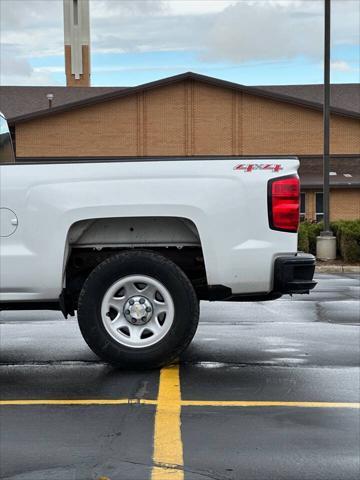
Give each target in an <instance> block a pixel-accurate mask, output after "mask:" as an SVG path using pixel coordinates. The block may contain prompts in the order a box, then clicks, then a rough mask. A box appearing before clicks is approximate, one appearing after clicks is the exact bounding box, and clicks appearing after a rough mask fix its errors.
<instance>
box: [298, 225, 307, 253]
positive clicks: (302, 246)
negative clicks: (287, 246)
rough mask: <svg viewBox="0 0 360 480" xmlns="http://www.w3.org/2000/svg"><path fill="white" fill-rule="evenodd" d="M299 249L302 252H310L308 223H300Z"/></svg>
mask: <svg viewBox="0 0 360 480" xmlns="http://www.w3.org/2000/svg"><path fill="white" fill-rule="evenodd" d="M298 250H299V251H300V252H305V253H309V236H308V230H307V224H306V223H305V222H304V223H300V226H299V235H298Z"/></svg>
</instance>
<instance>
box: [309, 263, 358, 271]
mask: <svg viewBox="0 0 360 480" xmlns="http://www.w3.org/2000/svg"><path fill="white" fill-rule="evenodd" d="M315 272H316V273H360V265H338V264H333V265H330V264H327V263H325V262H319V263H318V264H317V265H316V267H315Z"/></svg>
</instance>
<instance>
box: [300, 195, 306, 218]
mask: <svg viewBox="0 0 360 480" xmlns="http://www.w3.org/2000/svg"><path fill="white" fill-rule="evenodd" d="M305 202H306V195H305V193H304V192H301V194H300V222H303V221H304V220H305V216H306V203H305Z"/></svg>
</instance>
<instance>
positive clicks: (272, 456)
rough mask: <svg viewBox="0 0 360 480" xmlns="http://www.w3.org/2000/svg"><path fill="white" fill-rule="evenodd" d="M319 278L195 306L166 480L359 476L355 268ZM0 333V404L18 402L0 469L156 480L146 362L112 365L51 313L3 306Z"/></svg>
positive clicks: (0, 429) (5, 409)
mask: <svg viewBox="0 0 360 480" xmlns="http://www.w3.org/2000/svg"><path fill="white" fill-rule="evenodd" d="M317 280H318V281H319V285H318V286H317V288H316V289H315V291H314V292H313V293H312V294H311V295H309V296H294V297H292V298H290V297H283V298H282V299H280V300H276V301H273V302H260V303H239V304H235V303H223V302H221V303H220V302H219V303H205V302H204V303H202V305H201V321H200V325H199V329H198V331H197V334H196V336H195V338H194V340H193V343H192V344H191V346H190V347H189V349H188V350H187V351H186V352H185V354H184V355H183V356H182V358H181V359H180V367H179V374H180V386H181V401H182V406H181V422H182V424H181V441H182V449H183V465H177V466H176V470H174V471H173V470H171V469H170V470H169V477H168V478H169V479H170V480H171V479H172V478H174V479H178V478H179V479H180V478H185V480H190V479H191V480H201V479H209V478H211V479H219V480H225V479H226V480H230V479H233V480H238V479H246V480H248V479H249V480H252V479H253V480H265V479H267V480H268V479H294V480H295V479H300V478H301V479H324V480H325V479H326V480H332V479H334V480H340V479H344V480H351V479H357V478H358V476H359V468H360V463H359V447H360V418H359V412H360V410H359V409H358V408H355V407H354V405H355V404H356V403H357V402H359V401H360V398H359V397H360V393H359V392H360V369H359V360H360V329H359V321H360V320H359V317H360V303H359V299H360V283H359V276H356V275H345V274H344V275H326V274H322V275H318V278H317ZM0 334H1V337H0V346H1V356H0V385H1V390H0V392H1V393H0V397H1V398H0V399H1V401H3V403H4V402H6V401H13V400H16V401H18V403H17V404H13V405H10V404H6V405H2V406H1V407H0V464H1V467H0V478H2V479H7V480H10V479H11V480H92V479H95V480H97V479H99V478H101V477H104V478H106V477H107V478H109V479H110V480H118V479H125V480H128V479H129V480H131V479H134V480H135V479H136V480H142V479H150V478H151V475H153V479H154V478H156V477H155V476H154V472H153V466H154V459H153V442H154V421H155V420H154V419H155V411H156V408H157V407H156V402H157V399H158V389H159V372H158V371H144V372H121V371H116V370H114V369H112V368H111V367H110V366H108V365H106V364H105V363H103V362H101V361H99V360H98V359H97V357H96V356H95V355H94V354H93V353H92V352H91V351H90V350H89V349H88V347H87V346H86V344H85V342H84V341H83V340H82V338H81V335H80V332H79V329H78V327H77V323H76V321H75V320H74V319H70V320H64V319H61V315H60V314H59V313H58V312H2V313H0ZM88 399H91V400H92V401H93V403H92V404H88V405H86V404H84V403H79V404H76V403H74V404H71V402H70V403H68V404H66V403H64V404H59V403H58V404H51V403H46V402H49V401H55V400H57V401H59V400H61V401H69V400H72V401H74V402H75V401H86V400H88ZM119 399H131V402H130V403H127V402H125V403H124V404H112V403H111V402H112V401H113V400H119ZM29 400H32V401H36V400H38V401H39V402H40V403H41V402H43V403H42V404H26V403H25V404H20V403H19V402H21V401H25V402H26V401H29ZM97 400H98V401H99V404H96V403H95V402H96V401H97ZM187 401H188V402H189V404H187V403H186V402H187ZM106 402H108V403H106ZM152 402H153V403H152ZM196 402H199V404H198V405H196ZM221 402H235V403H236V402H237V403H236V406H231V405H229V404H227V405H226V406H219V403H221ZM242 402H250V404H249V406H245V405H243V403H242ZM251 402H252V403H251ZM254 402H260V404H259V405H256V404H254ZM261 402H263V403H261ZM271 402H275V403H276V402H277V405H275V406H273V405H271ZM279 402H285V404H284V405H280V404H279ZM301 402H303V403H304V405H305V404H306V408H305V407H304V405H302V406H301ZM309 402H314V405H311V404H310V403H309ZM318 402H323V404H321V405H320V404H319V403H318ZM344 404H346V405H345V407H344ZM350 404H351V405H352V406H351V405H350ZM348 406H350V407H351V408H347V407H348ZM179 428H180V427H179ZM174 475H175V476H174ZM176 475H178V476H176ZM179 475H180V476H179ZM181 475H182V477H181ZM159 478H160V477H159ZM161 478H163V479H166V478H167V476H166V474H165V476H163V477H161Z"/></svg>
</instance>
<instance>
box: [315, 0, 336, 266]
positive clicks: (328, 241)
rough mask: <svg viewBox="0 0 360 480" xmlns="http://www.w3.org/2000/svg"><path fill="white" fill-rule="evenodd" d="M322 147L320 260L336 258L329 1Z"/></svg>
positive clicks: (327, 7) (328, 5)
mask: <svg viewBox="0 0 360 480" xmlns="http://www.w3.org/2000/svg"><path fill="white" fill-rule="evenodd" d="M324 33H325V35H324V106H323V123H324V134H323V135H324V138H323V139H324V147H323V209H324V229H323V231H322V232H321V233H320V237H317V243H316V256H317V258H318V259H320V260H333V259H335V258H336V238H335V237H334V236H333V234H332V232H331V230H330V185H329V179H330V45H331V37H330V34H331V0H324Z"/></svg>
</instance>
